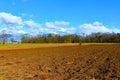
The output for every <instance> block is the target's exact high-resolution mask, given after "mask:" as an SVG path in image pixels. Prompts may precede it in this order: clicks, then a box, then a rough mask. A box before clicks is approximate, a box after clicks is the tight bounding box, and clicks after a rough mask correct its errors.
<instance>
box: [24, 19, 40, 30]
mask: <svg viewBox="0 0 120 80" xmlns="http://www.w3.org/2000/svg"><path fill="white" fill-rule="evenodd" d="M24 26H25V27H38V28H39V27H41V26H40V24H38V23H35V22H34V21H33V20H28V21H25V22H24Z"/></svg>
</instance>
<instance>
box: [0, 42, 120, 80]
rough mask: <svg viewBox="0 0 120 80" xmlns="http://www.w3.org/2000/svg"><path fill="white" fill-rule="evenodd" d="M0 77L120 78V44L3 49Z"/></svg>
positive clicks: (41, 79) (37, 79)
mask: <svg viewBox="0 0 120 80" xmlns="http://www.w3.org/2000/svg"><path fill="white" fill-rule="evenodd" d="M0 80H120V45H118V44H111V45H84V46H79V45H76V46H75V45H74V46H59V47H57V46H56V47H46V48H39V47H36V48H28V49H27V48H24V49H21V48H20V49H15V50H0Z"/></svg>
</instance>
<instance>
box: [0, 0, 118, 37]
mask: <svg viewBox="0 0 120 80" xmlns="http://www.w3.org/2000/svg"><path fill="white" fill-rule="evenodd" d="M2 30H6V31H7V33H9V34H14V35H17V34H31V35H37V34H46V33H54V34H74V33H77V34H81V33H86V34H90V33H94V32H102V33H104V32H109V33H112V32H115V33H120V0H1V1H0V31H2Z"/></svg>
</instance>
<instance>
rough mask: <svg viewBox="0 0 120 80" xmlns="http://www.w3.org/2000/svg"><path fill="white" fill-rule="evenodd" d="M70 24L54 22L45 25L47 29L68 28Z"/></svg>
mask: <svg viewBox="0 0 120 80" xmlns="http://www.w3.org/2000/svg"><path fill="white" fill-rule="evenodd" d="M69 24H70V23H69V22H65V21H55V22H46V23H45V25H46V27H47V28H59V27H63V26H68V25H69Z"/></svg>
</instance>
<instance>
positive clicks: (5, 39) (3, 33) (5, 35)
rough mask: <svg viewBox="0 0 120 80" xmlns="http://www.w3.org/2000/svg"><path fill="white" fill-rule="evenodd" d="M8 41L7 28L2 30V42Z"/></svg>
mask: <svg viewBox="0 0 120 80" xmlns="http://www.w3.org/2000/svg"><path fill="white" fill-rule="evenodd" d="M6 42H7V33H6V31H5V30H2V32H1V43H2V44H5V43H6Z"/></svg>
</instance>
